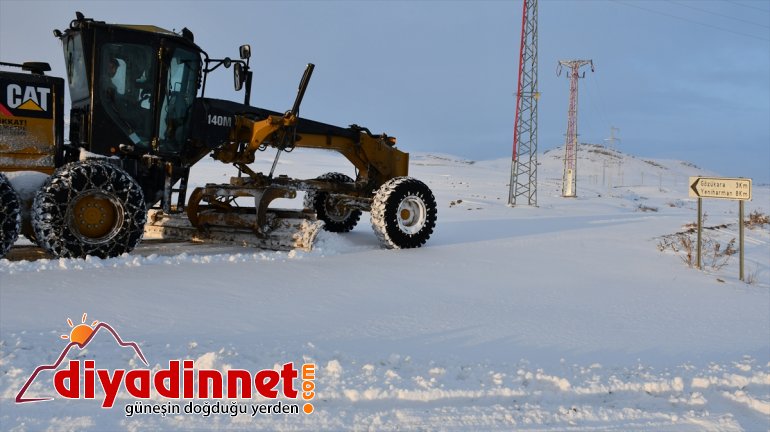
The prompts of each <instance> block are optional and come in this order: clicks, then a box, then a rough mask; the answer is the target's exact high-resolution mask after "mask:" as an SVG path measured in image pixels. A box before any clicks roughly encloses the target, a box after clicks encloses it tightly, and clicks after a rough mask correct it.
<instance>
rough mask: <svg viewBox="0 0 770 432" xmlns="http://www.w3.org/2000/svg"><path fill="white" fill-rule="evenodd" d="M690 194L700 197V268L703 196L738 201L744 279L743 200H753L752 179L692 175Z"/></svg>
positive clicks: (739, 243)
mask: <svg viewBox="0 0 770 432" xmlns="http://www.w3.org/2000/svg"><path fill="white" fill-rule="evenodd" d="M688 195H689V196H690V197H692V198H698V261H697V262H698V269H700V268H701V233H702V230H703V227H702V223H703V216H702V214H703V205H702V201H703V198H716V199H728V200H734V201H738V237H740V239H739V240H738V249H739V251H738V256H739V261H740V264H739V269H740V270H739V274H740V279H741V281H742V280H743V202H744V201H751V179H747V178H722V177H690V189H689V190H688Z"/></svg>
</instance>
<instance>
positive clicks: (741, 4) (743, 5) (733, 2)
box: [723, 0, 770, 13]
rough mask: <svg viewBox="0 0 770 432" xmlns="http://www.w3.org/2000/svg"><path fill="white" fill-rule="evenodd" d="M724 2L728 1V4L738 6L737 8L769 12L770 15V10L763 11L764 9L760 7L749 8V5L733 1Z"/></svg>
mask: <svg viewBox="0 0 770 432" xmlns="http://www.w3.org/2000/svg"><path fill="white" fill-rule="evenodd" d="M723 1H726V2H727V3H731V4H734V5H736V6H742V7H745V8H749V9H755V10H759V11H762V12H767V13H770V10H767V9H762V8H758V7H756V6H749V5H747V4H743V3H738V2H737V1H732V0H723Z"/></svg>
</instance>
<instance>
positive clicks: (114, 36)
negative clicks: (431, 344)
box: [0, 12, 436, 257]
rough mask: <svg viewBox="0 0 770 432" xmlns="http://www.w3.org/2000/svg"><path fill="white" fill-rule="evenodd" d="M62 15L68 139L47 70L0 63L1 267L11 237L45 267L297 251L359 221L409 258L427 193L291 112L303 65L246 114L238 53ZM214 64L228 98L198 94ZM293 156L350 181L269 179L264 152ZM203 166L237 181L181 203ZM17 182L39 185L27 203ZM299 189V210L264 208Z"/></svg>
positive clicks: (359, 144)
mask: <svg viewBox="0 0 770 432" xmlns="http://www.w3.org/2000/svg"><path fill="white" fill-rule="evenodd" d="M76 15H77V16H76V19H75V20H73V21H72V22H71V23H70V25H69V27H68V28H67V29H66V30H64V31H59V30H54V35H55V36H56V37H58V38H59V39H60V40H61V41H62V45H63V49H64V58H65V65H66V69H67V82H68V84H69V90H70V99H71V109H70V115H69V124H70V128H69V139H68V140H64V139H63V124H64V120H63V119H64V115H63V111H64V110H63V105H64V103H63V100H64V80H63V79H61V78H55V77H50V76H47V75H45V72H47V71H50V66H49V65H48V64H46V63H23V64H13V63H0V66H5V67H8V68H20V69H22V72H21V73H20V72H8V71H0V257H2V256H4V255H5V253H6V252H7V251H8V250H9V248H10V247H11V246H12V245H13V243H14V242H15V241H16V239H17V237H18V235H19V234H20V233H21V234H24V235H25V236H27V237H28V238H29V239H30V240H32V241H34V242H36V243H37V244H38V245H39V246H41V247H42V248H44V249H45V250H47V251H48V252H49V253H51V254H52V255H54V256H57V257H85V256H88V255H95V256H99V257H113V256H117V255H120V254H123V253H126V252H130V251H131V250H132V249H134V248H135V247H136V245H137V244H138V243H139V242H140V241H141V239H142V237H143V236H155V237H163V238H183V239H200V240H205V239H214V240H224V241H238V242H245V243H248V244H252V245H255V246H258V247H262V248H268V249H277V250H286V249H293V248H301V249H309V248H310V247H311V246H312V242H313V240H314V239H315V236H316V234H317V232H318V230H319V229H320V228H321V227H323V228H324V229H326V230H328V231H333V232H346V231H350V230H351V229H353V227H354V226H355V225H356V223H357V222H358V220H359V218H360V216H361V213H362V212H364V211H368V212H371V222H372V227H373V229H374V231H375V233H376V235H377V236H378V237H379V239H380V240H381V242H382V244H383V245H384V246H385V247H387V248H413V247H420V246H422V245H423V244H424V243H425V242H426V241H427V240H428V238H429V237H430V235H431V234H432V232H433V229H434V227H435V223H436V201H435V198H434V197H433V194H432V192H431V191H430V189H429V188H428V186H427V185H425V184H424V183H423V182H420V181H419V180H416V179H413V178H410V177H408V168H409V155H408V154H407V153H405V152H402V151H400V150H398V149H397V148H396V139H395V138H394V137H391V136H388V135H386V134H373V133H372V132H371V131H370V130H369V129H367V128H365V127H360V126H357V125H351V126H349V127H347V128H343V127H339V126H334V125H330V124H326V123H321V122H316V121H312V120H308V119H304V118H301V117H299V108H300V104H301V102H302V99H303V97H304V94H305V90H306V89H307V86H308V83H309V80H310V78H311V76H312V72H313V68H314V66H313V65H312V64H309V65H308V66H307V68H306V69H305V73H304V75H303V77H302V80H301V81H300V85H299V88H298V92H297V96H296V99H295V102H294V105H293V107H292V108H291V109H290V110H289V111H287V112H285V113H279V112H275V111H271V110H267V109H263V108H257V107H253V106H251V105H250V92H251V80H252V71H251V69H250V67H249V62H250V57H251V49H250V47H249V46H248V45H243V46H241V47H240V52H239V54H240V55H239V58H238V59H230V58H223V59H212V58H210V57H209V56H208V54H207V53H206V52H205V51H203V50H202V49H201V48H200V47H198V46H197V45H196V44H195V42H194V36H193V34H192V32H190V31H189V30H187V29H183V30H182V32H181V34H177V33H174V32H170V31H168V30H164V29H161V28H158V27H154V26H148V25H121V24H107V23H105V22H100V21H95V20H93V19H90V18H85V17H84V16H83V14H81V13H79V12H78V13H77V14H76ZM220 67H224V68H231V67H232V68H233V71H234V74H233V75H234V82H235V88H236V90H241V89H244V90H245V95H244V102H243V103H238V102H233V101H226V100H220V99H213V98H207V97H205V90H206V79H207V77H208V74H209V73H211V72H213V71H214V70H216V69H218V68H220ZM24 71H26V72H28V73H23V72H24ZM302 147H304V148H315V149H327V150H332V151H336V152H339V153H340V154H342V155H343V156H345V157H346V158H347V159H348V160H349V161H350V162H351V163H352V164H353V165H354V167H355V168H356V178H355V179H353V178H350V177H348V176H346V175H344V174H340V173H328V174H324V175H322V176H320V177H318V178H315V179H304V180H302V179H293V178H288V177H286V176H283V175H276V172H275V171H276V167H277V164H278V161H279V157H280V156H281V155H282V154H283V153H287V152H290V151H292V150H294V149H295V148H302ZM267 149H271V150H275V152H276V154H275V159H274V162H273V165H272V168H271V170H270V172H269V173H260V172H256V171H255V170H254V169H253V168H252V163H253V162H254V161H255V155H256V152H258V151H265V150H267ZM207 155H211V156H212V157H213V158H214V159H216V160H218V161H221V162H223V163H225V164H231V165H233V166H234V167H235V168H236V170H237V174H236V175H234V176H233V177H232V178H231V180H230V182H229V183H227V184H207V185H206V186H204V187H199V188H195V189H194V190H193V191H192V192H191V193H190V198H189V201H187V184H188V178H189V174H190V168H191V167H192V166H193V165H195V164H196V163H197V162H198V161H200V160H201V159H202V158H203V157H205V156H207ZM30 172H36V173H41V174H37V176H36V177H35V176H30V175H28V174H29V173H30ZM3 173H4V174H5V175H4V174H3ZM30 178H36V179H37V182H38V183H40V184H39V185H37V184H35V187H34V189H35V190H34V193H32V194H30V193H29V189H30V184H34V181H31V180H30ZM298 192H304V193H305V198H304V201H303V204H304V205H303V207H304V208H303V209H302V210H299V209H295V210H285V209H274V208H271V207H269V205H270V204H271V202H273V201H274V200H275V199H277V198H295V197H297V193H298ZM174 195H176V196H174ZM252 200H253V201H252ZM148 214H149V217H148Z"/></svg>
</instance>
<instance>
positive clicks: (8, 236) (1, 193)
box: [0, 173, 21, 258]
mask: <svg viewBox="0 0 770 432" xmlns="http://www.w3.org/2000/svg"><path fill="white" fill-rule="evenodd" d="M20 229H21V201H20V200H19V195H18V194H17V193H16V191H15V190H13V186H11V182H10V181H9V180H8V177H6V176H5V175H3V174H2V173H0V258H2V257H3V256H5V254H6V252H8V249H10V248H11V246H12V245H13V244H14V243H16V240H17V239H18V237H19V230H20Z"/></svg>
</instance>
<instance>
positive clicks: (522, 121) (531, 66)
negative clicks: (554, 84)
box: [508, 0, 540, 206]
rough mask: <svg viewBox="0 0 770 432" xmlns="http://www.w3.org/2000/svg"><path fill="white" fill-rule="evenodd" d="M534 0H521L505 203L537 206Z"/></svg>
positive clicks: (535, 9)
mask: <svg viewBox="0 0 770 432" xmlns="http://www.w3.org/2000/svg"><path fill="white" fill-rule="evenodd" d="M539 97H540V93H538V91H537V0H524V6H523V12H522V17H521V46H520V49H519V79H518V85H517V89H516V117H515V119H514V128H513V161H512V163H511V182H510V191H509V192H508V205H509V206H515V205H517V204H521V203H520V202H519V199H521V201H524V200H526V203H527V204H528V205H531V206H537V100H538V98H539Z"/></svg>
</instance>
